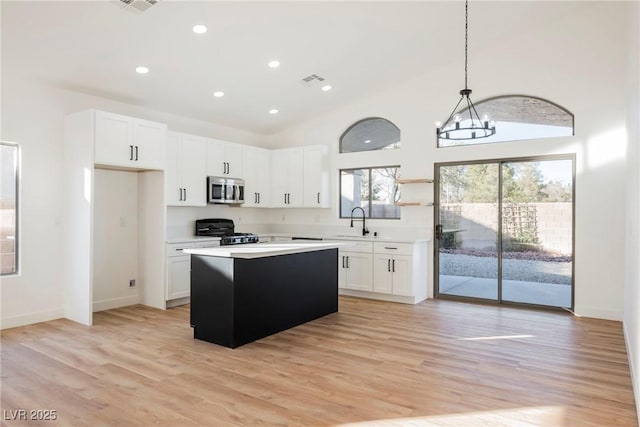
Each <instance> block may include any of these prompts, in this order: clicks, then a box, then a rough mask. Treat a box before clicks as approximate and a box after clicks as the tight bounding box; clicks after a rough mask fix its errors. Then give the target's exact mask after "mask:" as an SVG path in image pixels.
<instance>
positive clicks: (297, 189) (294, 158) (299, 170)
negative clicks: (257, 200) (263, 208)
mask: <svg viewBox="0 0 640 427" xmlns="http://www.w3.org/2000/svg"><path fill="white" fill-rule="evenodd" d="M303 162H304V151H303V149H302V147H298V148H285V149H280V150H273V151H272V152H271V206H272V207H279V208H295V207H302V205H303V199H302V197H303V192H304V185H303V181H304V170H303Z"/></svg>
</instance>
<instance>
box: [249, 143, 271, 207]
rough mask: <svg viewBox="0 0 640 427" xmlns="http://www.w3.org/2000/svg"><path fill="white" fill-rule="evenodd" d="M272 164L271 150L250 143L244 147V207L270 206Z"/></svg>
mask: <svg viewBox="0 0 640 427" xmlns="http://www.w3.org/2000/svg"><path fill="white" fill-rule="evenodd" d="M270 164H271V162H270V155H269V150H266V149H264V148H259V147H251V146H248V145H245V146H244V147H242V177H243V179H244V182H245V185H244V204H243V205H242V206H243V207H249V208H266V207H269V193H270V191H269V190H270V189H269V184H270V182H271V181H270V173H269V172H270V170H271V166H270Z"/></svg>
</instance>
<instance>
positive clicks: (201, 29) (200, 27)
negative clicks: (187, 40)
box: [193, 25, 207, 34]
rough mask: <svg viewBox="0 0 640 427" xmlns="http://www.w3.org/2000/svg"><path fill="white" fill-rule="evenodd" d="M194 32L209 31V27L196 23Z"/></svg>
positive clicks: (202, 32)
mask: <svg viewBox="0 0 640 427" xmlns="http://www.w3.org/2000/svg"><path fill="white" fill-rule="evenodd" d="M193 32H194V33H196V34H204V33H206V32H207V27H205V26H204V25H195V26H194V27H193Z"/></svg>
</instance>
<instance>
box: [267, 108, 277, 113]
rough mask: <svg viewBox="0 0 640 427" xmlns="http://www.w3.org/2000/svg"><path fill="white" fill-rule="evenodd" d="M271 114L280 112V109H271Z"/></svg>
mask: <svg viewBox="0 0 640 427" xmlns="http://www.w3.org/2000/svg"><path fill="white" fill-rule="evenodd" d="M269 114H278V110H276V109H275V108H272V109H271V110H269Z"/></svg>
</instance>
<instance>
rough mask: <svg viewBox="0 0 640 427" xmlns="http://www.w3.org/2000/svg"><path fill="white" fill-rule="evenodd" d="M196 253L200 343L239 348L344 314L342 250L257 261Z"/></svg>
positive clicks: (194, 321)
mask: <svg viewBox="0 0 640 427" xmlns="http://www.w3.org/2000/svg"><path fill="white" fill-rule="evenodd" d="M195 252H198V251H193V252H191V253H192V255H191V326H192V327H193V336H194V338H197V339H200V340H204V341H208V342H212V343H215V344H219V345H223V346H225V347H230V348H236V347H238V346H241V345H243V344H247V343H250V342H252V341H255V340H257V339H260V338H263V337H266V336H268V335H271V334H275V333H276V332H280V331H283V330H285V329H289V328H291V327H293V326H296V325H300V324H302V323H305V322H308V321H310V320H313V319H317V318H319V317H322V316H325V315H327V314H330V313H335V312H337V311H338V249H337V248H330V249H323V250H316V251H312V252H301V253H291V254H284V255H275V256H262V257H255V258H236V257H223V256H210V255H198V254H196V253H195Z"/></svg>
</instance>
